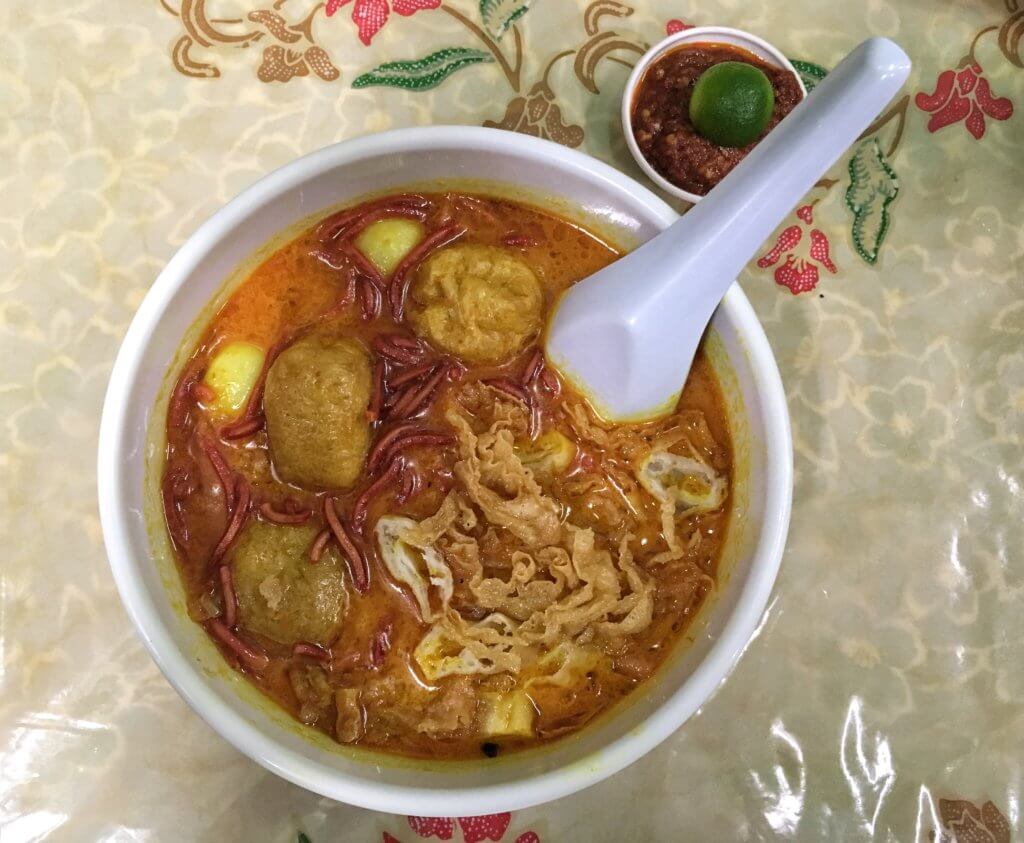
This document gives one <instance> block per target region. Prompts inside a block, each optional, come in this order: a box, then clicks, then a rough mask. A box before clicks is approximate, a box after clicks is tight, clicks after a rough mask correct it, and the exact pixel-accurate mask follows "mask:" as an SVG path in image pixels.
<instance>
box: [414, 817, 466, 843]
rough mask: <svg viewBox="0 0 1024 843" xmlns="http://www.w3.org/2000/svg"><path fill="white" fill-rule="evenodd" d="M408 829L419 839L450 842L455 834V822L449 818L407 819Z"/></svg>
mask: <svg viewBox="0 0 1024 843" xmlns="http://www.w3.org/2000/svg"><path fill="white" fill-rule="evenodd" d="M408 820H409V828H411V829H412V830H413V831H415V832H416V833H417V834H418V835H419V836H420V837H436V838H438V839H439V840H451V839H452V835H453V834H454V833H455V820H453V819H452V818H451V817H408Z"/></svg>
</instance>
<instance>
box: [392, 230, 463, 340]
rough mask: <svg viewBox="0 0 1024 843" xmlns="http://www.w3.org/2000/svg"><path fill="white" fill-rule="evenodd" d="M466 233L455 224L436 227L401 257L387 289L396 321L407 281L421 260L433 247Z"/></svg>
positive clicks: (400, 313)
mask: <svg viewBox="0 0 1024 843" xmlns="http://www.w3.org/2000/svg"><path fill="white" fill-rule="evenodd" d="M465 233H466V230H465V229H464V228H459V227H458V226H455V225H449V226H445V227H444V228H441V229H438V230H437V231H435V232H434V233H433V234H431V235H430V236H429V237H427V238H426V239H425V240H421V241H420V243H419V244H418V245H417V246H416V247H415V248H413V249H412V250H411V251H410V252H409V254H407V255H406V256H405V257H404V258H402V260H401V262H400V263H399V264H398V266H397V267H396V268H395V271H394V274H393V275H392V276H391V286H390V288H389V289H388V302H389V303H390V304H391V313H392V315H393V316H394V317H395V320H396V321H401V319H402V313H403V312H404V311H405V295H406V292H407V291H408V288H409V281H410V280H411V279H412V274H413V272H414V271H415V270H416V268H417V267H418V266H419V265H420V264H421V263H422V262H423V260H424V259H425V258H426V257H427V255H429V254H430V253H431V252H432V251H434V249H439V248H441V247H442V246H447V245H448V244H449V243H451V242H452V241H453V240H457V239H458V238H459V237H461V236H462V235H463V234H465Z"/></svg>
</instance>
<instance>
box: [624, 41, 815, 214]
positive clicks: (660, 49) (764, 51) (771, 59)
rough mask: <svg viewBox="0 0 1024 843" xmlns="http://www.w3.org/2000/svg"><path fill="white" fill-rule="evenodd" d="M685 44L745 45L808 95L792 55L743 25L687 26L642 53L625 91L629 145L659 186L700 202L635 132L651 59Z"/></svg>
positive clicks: (682, 197)
mask: <svg viewBox="0 0 1024 843" xmlns="http://www.w3.org/2000/svg"><path fill="white" fill-rule="evenodd" d="M683 44H733V45H734V46H736V47H741V48H743V49H744V50H746V51H747V52H748V53H753V54H754V55H755V56H757V57H758V58H760V59H764V61H766V62H768V64H771V65H773V66H774V67H780V68H782V69H783V70H788V71H789V72H790V73H792V74H793V75H794V76H795V77H796V81H797V83H798V84H799V85H800V91H801V93H802V94H803V95H804V96H805V97H806V96H807V89H806V88H805V87H804V83H803V80H802V79H801V78H800V74H799V73H797V71H796V68H795V67H793V65H792V63H790V61H789V59H787V58H786V57H785V56H784V55H783V54H782V52H781V51H780V50H778V49H776V48H775V47H773V46H772V45H771V44H769V43H768V42H767V41H765V40H764V39H763V38H758V37H757V36H756V35H752V34H750V33H749V32H744V31H743V30H742V29H732V28H731V27H728V26H695V27H693V28H692V29H684V30H683V31H682V32H676V33H675V34H673V35H669V36H668V38H665V39H664V40H662V41H659V42H658V43H657V44H655V45H654V46H653V47H651V49H649V50H648V51H647V52H646V53H644V54H643V55H642V56H641V57H640V61H638V62H637V63H636V64H635V65H634V66H633V72H632V73H630V74H629V79H628V80H627V81H626V89H625V91H623V93H622V106H621V113H622V131H623V133H624V134H625V136H626V145H627V146H628V147H629V151H630V152H631V153H632V155H633V158H634V159H635V160H636V163H637V164H639V165H640V169H642V170H643V171H644V173H645V174H646V175H647V177H648V178H649V179H650V180H651V181H653V182H654V183H655V184H656V185H658V187H660V188H661V189H662V190H664V191H665V192H666V193H670V194H672V195H673V196H678V197H679V198H680V199H685V200H686V201H687V202H699V201H700V200H701V199H703V198H704V197H703V196H702V195H701V194H699V193H691V192H690V191H688V190H683V189H682V188H681V187H679V186H678V185H674V184H672V182H670V181H669V180H668V179H666V178H665V177H664V176H663V175H661V173H659V172H658V171H657V170H655V169H654V167H653V166H651V162H650V161H648V160H647V159H646V158H645V157H644V154H643V153H642V152H641V151H640V147H639V146H638V145H637V142H636V138H635V137H634V135H633V115H632V111H633V98H634V96H635V95H636V89H637V87H639V85H640V80H641V78H642V77H643V75H644V73H645V72H646V70H647V68H648V67H649V66H650V65H651V62H653V61H655V60H656V59H659V58H661V57H662V56H663V55H664V54H665V53H667V52H670V51H671V50H674V49H675V48H676V47H680V46H682V45H683Z"/></svg>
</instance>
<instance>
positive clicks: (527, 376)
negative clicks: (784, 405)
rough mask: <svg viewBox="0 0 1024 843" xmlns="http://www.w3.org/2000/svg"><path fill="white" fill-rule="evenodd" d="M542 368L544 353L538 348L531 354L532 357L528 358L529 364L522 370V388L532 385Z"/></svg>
mask: <svg viewBox="0 0 1024 843" xmlns="http://www.w3.org/2000/svg"><path fill="white" fill-rule="evenodd" d="M543 368H544V352H543V351H541V350H540V349H539V348H538V349H537V350H536V351H535V352H533V356H532V357H530V360H529V362H528V363H527V364H526V369H524V370H523V377H522V380H521V383H522V385H523V386H529V385H530V384H531V383H533V382H534V381H535V380H536V379H537V377H538V376H539V375H540V370H541V369H543Z"/></svg>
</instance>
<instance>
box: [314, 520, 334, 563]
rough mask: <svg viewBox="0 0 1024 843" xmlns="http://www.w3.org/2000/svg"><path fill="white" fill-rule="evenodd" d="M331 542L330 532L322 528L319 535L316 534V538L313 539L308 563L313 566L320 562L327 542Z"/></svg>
mask: <svg viewBox="0 0 1024 843" xmlns="http://www.w3.org/2000/svg"><path fill="white" fill-rule="evenodd" d="M330 540H331V531H330V529H328V528H327V527H324V529H322V530H321V531H320V532H319V533H317V534H316V538H315V539H313V544H312V545H310V548H309V561H310V562H312V563H313V564H314V565H315V564H316V563H317V562H319V561H320V557H321V556H323V555H324V549H325V548H326V547H327V542H329V541H330Z"/></svg>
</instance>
